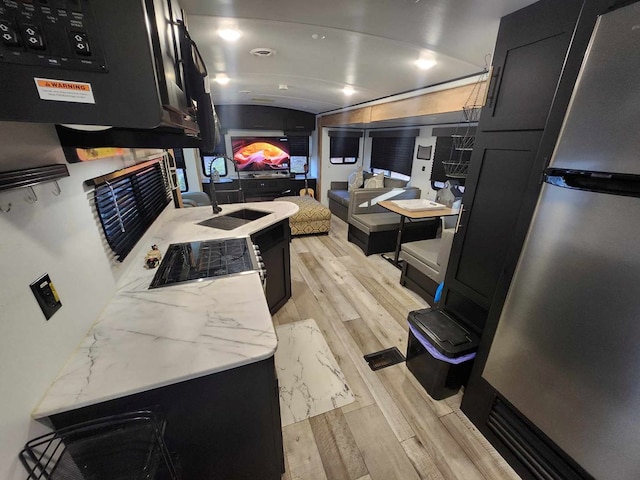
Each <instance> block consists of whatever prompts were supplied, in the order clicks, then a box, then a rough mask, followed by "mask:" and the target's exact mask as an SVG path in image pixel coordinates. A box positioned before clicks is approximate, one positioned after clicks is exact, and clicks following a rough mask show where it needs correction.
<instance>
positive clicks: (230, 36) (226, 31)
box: [218, 28, 242, 42]
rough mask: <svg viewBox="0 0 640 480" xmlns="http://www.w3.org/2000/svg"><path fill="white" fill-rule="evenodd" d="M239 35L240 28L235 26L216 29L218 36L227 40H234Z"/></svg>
mask: <svg viewBox="0 0 640 480" xmlns="http://www.w3.org/2000/svg"><path fill="white" fill-rule="evenodd" d="M241 35H242V33H241V32H240V30H237V29H235V28H221V29H219V30H218V36H219V37H220V38H222V39H223V40H226V41H228V42H235V41H236V40H238V39H239V38H240V36H241Z"/></svg>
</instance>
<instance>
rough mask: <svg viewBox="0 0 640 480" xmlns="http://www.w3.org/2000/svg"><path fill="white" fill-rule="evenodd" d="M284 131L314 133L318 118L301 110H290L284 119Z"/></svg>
mask: <svg viewBox="0 0 640 480" xmlns="http://www.w3.org/2000/svg"><path fill="white" fill-rule="evenodd" d="M284 129H285V130H287V131H302V132H312V131H313V130H315V129H316V116H315V115H314V114H313V113H307V112H302V111H300V110H288V111H287V112H286V113H285V117H284Z"/></svg>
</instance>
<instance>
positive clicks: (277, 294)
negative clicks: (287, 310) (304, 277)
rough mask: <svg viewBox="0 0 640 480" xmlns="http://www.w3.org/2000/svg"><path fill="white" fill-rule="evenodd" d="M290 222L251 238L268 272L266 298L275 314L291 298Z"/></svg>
mask: <svg viewBox="0 0 640 480" xmlns="http://www.w3.org/2000/svg"><path fill="white" fill-rule="evenodd" d="M290 238H291V230H290V228H289V220H288V219H287V220H283V221H281V222H279V223H276V224H275V225H272V226H271V227H268V228H266V229H264V230H261V231H260V232H258V233H255V234H253V235H252V236H251V240H252V241H253V243H255V244H256V245H258V248H259V249H260V254H261V255H262V261H263V262H264V266H265V269H266V271H267V286H266V297H267V305H269V311H270V312H271V313H272V314H274V313H276V312H277V311H278V310H279V309H280V307H282V306H283V305H284V304H285V303H287V300H289V298H291V259H290V252H289V241H290Z"/></svg>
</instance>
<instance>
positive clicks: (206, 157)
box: [200, 138, 229, 177]
mask: <svg viewBox="0 0 640 480" xmlns="http://www.w3.org/2000/svg"><path fill="white" fill-rule="evenodd" d="M226 156H227V148H226V145H225V141H224V138H223V139H222V140H220V143H218V145H216V148H215V149H214V150H213V152H207V153H200V161H201V162H202V172H203V173H204V175H205V176H206V177H211V170H210V169H213V168H215V169H216V170H217V171H218V173H219V174H220V176H221V177H226V176H227V175H228V174H229V172H228V169H227V160H226ZM212 162H213V163H212Z"/></svg>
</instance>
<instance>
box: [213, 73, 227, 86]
mask: <svg viewBox="0 0 640 480" xmlns="http://www.w3.org/2000/svg"><path fill="white" fill-rule="evenodd" d="M216 83H218V84H220V85H226V84H227V83H229V77H227V76H226V75H225V74H224V73H219V74H217V75H216Z"/></svg>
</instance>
